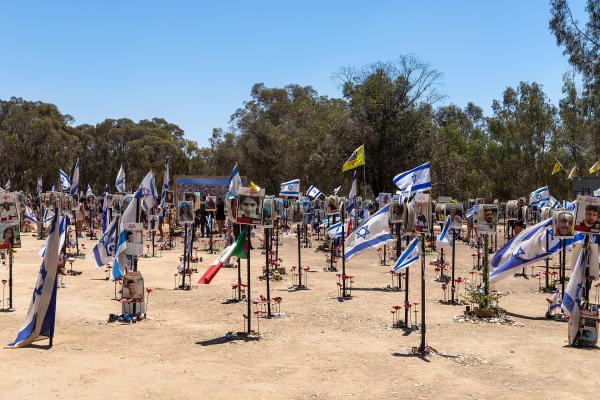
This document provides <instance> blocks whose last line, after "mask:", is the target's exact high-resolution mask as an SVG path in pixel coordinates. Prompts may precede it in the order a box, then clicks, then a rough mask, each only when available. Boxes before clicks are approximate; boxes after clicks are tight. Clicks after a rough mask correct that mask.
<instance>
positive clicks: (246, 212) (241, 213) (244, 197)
mask: <svg viewBox="0 0 600 400" xmlns="http://www.w3.org/2000/svg"><path fill="white" fill-rule="evenodd" d="M263 198H264V189H261V190H260V191H259V192H256V191H252V190H251V189H250V188H246V187H243V188H241V189H240V190H239V192H238V206H237V215H236V219H235V220H236V222H237V223H238V224H246V225H260V224H261V223H262V208H263V207H262V202H263Z"/></svg>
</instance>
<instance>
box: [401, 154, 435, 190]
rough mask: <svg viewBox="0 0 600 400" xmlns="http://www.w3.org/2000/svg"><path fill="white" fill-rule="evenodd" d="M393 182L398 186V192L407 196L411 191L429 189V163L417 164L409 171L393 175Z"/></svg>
mask: <svg viewBox="0 0 600 400" xmlns="http://www.w3.org/2000/svg"><path fill="white" fill-rule="evenodd" d="M394 184H395V185H396V186H398V188H400V194H402V195H403V196H407V195H409V194H412V193H417V192H424V191H427V190H430V189H431V167H430V163H428V162H427V163H425V164H423V165H419V166H418V167H415V168H413V169H411V170H409V171H406V172H402V173H401V174H398V175H396V176H395V177H394Z"/></svg>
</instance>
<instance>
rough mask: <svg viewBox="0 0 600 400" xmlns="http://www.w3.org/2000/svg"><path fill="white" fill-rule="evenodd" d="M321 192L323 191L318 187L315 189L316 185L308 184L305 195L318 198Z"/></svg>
mask: <svg viewBox="0 0 600 400" xmlns="http://www.w3.org/2000/svg"><path fill="white" fill-rule="evenodd" d="M322 194H323V193H322V192H321V191H320V190H319V189H317V187H316V186H313V185H310V187H309V188H308V190H307V191H306V195H307V196H309V197H311V198H313V199H318V198H319V196H321V195H322Z"/></svg>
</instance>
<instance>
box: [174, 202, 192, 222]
mask: <svg viewBox="0 0 600 400" xmlns="http://www.w3.org/2000/svg"><path fill="white" fill-rule="evenodd" d="M177 218H178V219H179V223H180V224H192V223H194V202H192V201H179V202H178V203H177Z"/></svg>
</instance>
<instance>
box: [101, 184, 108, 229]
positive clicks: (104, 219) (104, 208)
mask: <svg viewBox="0 0 600 400" xmlns="http://www.w3.org/2000/svg"><path fill="white" fill-rule="evenodd" d="M107 225H108V185H107V186H106V187H105V188H104V201H102V232H103V233H104V232H106V226H107Z"/></svg>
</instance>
